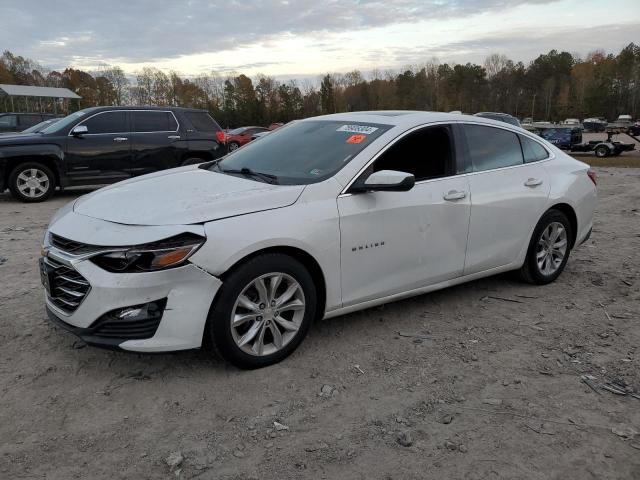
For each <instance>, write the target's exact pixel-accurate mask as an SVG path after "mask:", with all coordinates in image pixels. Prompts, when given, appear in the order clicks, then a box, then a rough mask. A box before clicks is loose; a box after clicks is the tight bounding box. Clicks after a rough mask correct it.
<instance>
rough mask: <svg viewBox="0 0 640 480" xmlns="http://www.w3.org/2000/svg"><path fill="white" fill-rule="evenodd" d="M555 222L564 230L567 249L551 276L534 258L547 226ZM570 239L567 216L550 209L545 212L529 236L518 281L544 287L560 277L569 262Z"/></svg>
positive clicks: (569, 225)
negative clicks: (525, 255)
mask: <svg viewBox="0 0 640 480" xmlns="http://www.w3.org/2000/svg"><path fill="white" fill-rule="evenodd" d="M555 222H557V223H561V224H562V226H563V227H564V229H565V232H566V237H567V239H566V240H567V247H566V252H565V255H564V258H563V259H562V262H561V263H560V265H559V266H558V267H557V269H556V270H555V271H553V273H551V274H545V273H544V272H543V271H542V270H541V268H540V266H539V265H538V261H537V258H536V256H537V253H538V242H539V241H540V239H541V237H542V234H543V233H544V231H545V230H546V229H547V228H548V227H549V225H551V224H552V223H555ZM572 238H573V229H572V228H571V223H570V222H569V219H568V218H567V216H566V215H565V214H564V213H562V212H561V211H559V210H555V209H552V210H549V211H547V212H546V213H545V214H544V215H543V216H542V218H541V219H540V221H539V222H538V224H537V225H536V228H535V229H534V230H533V235H532V236H531V241H530V242H529V248H528V250H527V257H526V258H525V261H524V265H522V267H521V268H520V270H519V271H518V273H519V276H520V279H521V280H523V281H525V282H527V283H531V284H534V285H544V284H547V283H551V282H553V281H554V280H555V279H556V278H558V277H559V276H560V274H561V273H562V271H563V270H564V267H565V266H566V264H567V261H568V260H569V254H570V253H571V241H572Z"/></svg>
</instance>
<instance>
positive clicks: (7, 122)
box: [0, 113, 62, 133]
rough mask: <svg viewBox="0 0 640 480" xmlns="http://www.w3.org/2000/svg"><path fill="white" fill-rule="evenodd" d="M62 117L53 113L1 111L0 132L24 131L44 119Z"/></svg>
mask: <svg viewBox="0 0 640 480" xmlns="http://www.w3.org/2000/svg"><path fill="white" fill-rule="evenodd" d="M60 117H62V115H56V114H53V113H0V133H2V132H22V131H23V130H26V129H27V128H29V127H33V126H34V125H35V124H37V123H40V122H42V121H43V120H48V119H50V118H60Z"/></svg>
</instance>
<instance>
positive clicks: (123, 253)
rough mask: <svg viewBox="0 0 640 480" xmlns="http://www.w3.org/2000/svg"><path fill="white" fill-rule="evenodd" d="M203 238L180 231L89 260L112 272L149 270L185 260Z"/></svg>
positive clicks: (179, 263)
mask: <svg viewBox="0 0 640 480" xmlns="http://www.w3.org/2000/svg"><path fill="white" fill-rule="evenodd" d="M204 242H205V239H204V238H203V237H201V236H199V235H195V234H192V233H183V234H182V235H178V236H175V237H171V238H167V239H166V240H161V241H159V242H153V243H147V244H145V245H136V246H133V247H126V248H123V249H122V250H118V251H113V252H106V253H103V254H100V255H97V256H95V257H92V258H91V261H92V262H93V263H95V264H96V265H98V266H99V267H102V268H104V269H105V270H107V271H109V272H114V273H125V272H126V273H132V272H152V271H155V270H163V269H166V268H172V267H178V266H180V265H182V264H184V263H185V262H186V261H187V259H188V258H189V257H190V256H191V255H193V254H194V253H195V252H196V250H198V249H199V248H200V247H201V246H202V244H203V243H204Z"/></svg>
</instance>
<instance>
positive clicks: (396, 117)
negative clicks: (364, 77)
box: [301, 110, 526, 132]
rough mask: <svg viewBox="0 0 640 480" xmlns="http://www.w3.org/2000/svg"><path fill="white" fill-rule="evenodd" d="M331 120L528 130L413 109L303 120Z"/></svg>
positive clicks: (457, 114) (491, 120) (401, 125)
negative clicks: (457, 124) (485, 126)
mask: <svg viewBox="0 0 640 480" xmlns="http://www.w3.org/2000/svg"><path fill="white" fill-rule="evenodd" d="M309 120H327V121H328V120H331V121H340V122H357V123H378V124H382V125H391V126H397V127H402V128H412V127H414V126H419V125H423V124H425V123H434V122H465V121H466V122H471V123H483V124H487V125H495V126H499V127H502V128H505V127H511V128H512V129H514V130H517V131H522V132H526V130H524V129H522V128H520V127H517V126H515V125H511V124H509V123H505V122H501V121H498V120H493V119H490V118H486V117H476V116H474V115H465V114H461V113H447V112H420V111H413V110H377V111H363V112H348V113H334V114H331V115H323V116H320V117H311V118H307V119H305V120H301V121H303V122H304V121H309Z"/></svg>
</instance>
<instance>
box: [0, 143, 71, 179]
mask: <svg viewBox="0 0 640 480" xmlns="http://www.w3.org/2000/svg"><path fill="white" fill-rule="evenodd" d="M25 160H33V161H38V160H40V161H42V162H43V163H45V164H47V165H49V166H50V167H53V169H54V173H55V174H56V175H57V177H58V180H60V181H61V184H62V185H63V186H64V182H63V180H64V175H62V173H63V172H64V164H63V160H64V151H63V150H62V148H61V147H60V146H59V145H56V144H36V145H6V146H2V147H0V173H2V177H0V182H1V181H2V179H4V178H5V176H6V175H8V174H9V172H10V171H11V170H12V169H13V166H14V165H16V164H17V163H19V162H22V161H25ZM3 170H4V171H3Z"/></svg>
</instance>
